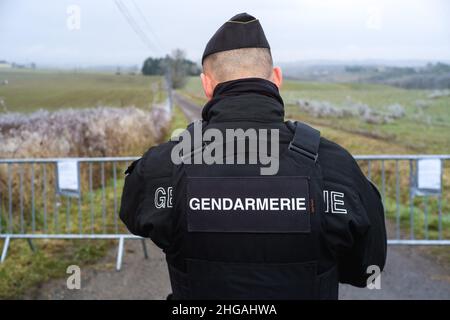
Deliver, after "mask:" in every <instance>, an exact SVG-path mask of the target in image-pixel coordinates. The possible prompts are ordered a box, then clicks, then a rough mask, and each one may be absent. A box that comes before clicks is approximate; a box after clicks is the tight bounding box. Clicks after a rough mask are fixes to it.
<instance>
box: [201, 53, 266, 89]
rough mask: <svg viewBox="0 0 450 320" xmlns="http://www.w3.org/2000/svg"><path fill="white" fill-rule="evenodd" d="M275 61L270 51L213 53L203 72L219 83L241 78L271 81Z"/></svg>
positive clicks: (204, 62) (205, 63)
mask: <svg viewBox="0 0 450 320" xmlns="http://www.w3.org/2000/svg"><path fill="white" fill-rule="evenodd" d="M272 70H273V60H272V54H271V52H270V49H267V48H242V49H234V50H227V51H222V52H217V53H213V54H211V55H209V56H207V57H206V58H205V60H204V61H203V72H204V73H206V74H211V75H212V76H213V78H214V79H215V80H216V81H217V82H224V81H228V80H233V79H239V78H250V77H255V78H263V79H269V78H270V76H271V75H272Z"/></svg>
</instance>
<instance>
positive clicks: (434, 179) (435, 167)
mask: <svg viewBox="0 0 450 320" xmlns="http://www.w3.org/2000/svg"><path fill="white" fill-rule="evenodd" d="M441 170H442V166H441V160H440V159H420V160H418V162H417V171H418V172H417V188H418V189H427V190H441Z"/></svg>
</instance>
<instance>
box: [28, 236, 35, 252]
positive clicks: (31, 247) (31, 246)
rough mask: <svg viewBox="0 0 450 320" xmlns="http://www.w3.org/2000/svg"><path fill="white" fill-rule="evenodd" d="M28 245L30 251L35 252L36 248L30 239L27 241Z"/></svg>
mask: <svg viewBox="0 0 450 320" xmlns="http://www.w3.org/2000/svg"><path fill="white" fill-rule="evenodd" d="M27 242H28V245H29V246H30V249H31V251H33V252H36V247H35V246H34V243H33V241H32V240H31V239H29V238H28V239H27Z"/></svg>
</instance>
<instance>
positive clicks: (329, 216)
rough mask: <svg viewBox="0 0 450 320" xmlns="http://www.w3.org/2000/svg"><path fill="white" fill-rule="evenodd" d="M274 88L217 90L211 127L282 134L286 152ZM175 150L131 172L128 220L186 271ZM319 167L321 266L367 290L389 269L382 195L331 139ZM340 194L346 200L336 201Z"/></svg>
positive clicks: (123, 214)
mask: <svg viewBox="0 0 450 320" xmlns="http://www.w3.org/2000/svg"><path fill="white" fill-rule="evenodd" d="M259 82H262V83H263V85H262V86H260V85H259ZM273 87H274V86H271V85H270V84H269V85H268V84H267V83H265V81H263V80H258V81H256V82H255V81H253V82H252V81H251V80H240V81H234V82H232V83H231V85H228V84H227V83H225V85H222V86H221V87H220V88H219V89H218V90H217V89H216V91H215V95H214V98H213V100H212V101H210V102H209V103H208V104H207V105H206V106H205V107H204V109H203V120H204V121H206V122H207V124H206V127H207V128H208V127H214V128H219V129H224V128H236V127H239V128H243V129H244V130H245V129H247V128H258V127H270V128H278V129H279V130H280V131H279V132H280V133H279V137H280V150H283V149H286V148H287V146H288V144H289V142H290V141H291V140H292V137H293V132H292V130H290V129H289V128H288V126H287V125H286V123H285V122H284V106H283V102H282V100H281V97H279V95H278V91H277V90H275V89H274V88H273ZM275 91H276V92H275ZM175 144H176V142H172V141H169V142H166V143H163V144H161V145H159V146H155V147H152V148H150V149H149V150H148V151H147V152H146V153H145V154H144V155H143V156H142V158H141V159H139V160H138V161H136V162H135V163H133V165H132V166H131V167H130V168H129V170H128V173H129V174H128V175H127V177H126V179H125V186H124V189H123V195H122V203H121V208H120V218H121V219H122V221H123V222H124V223H125V224H126V226H127V227H128V229H129V230H130V231H131V232H132V233H133V234H136V235H140V236H143V237H148V238H151V239H152V240H153V241H154V243H155V244H156V245H157V246H159V247H160V248H161V249H163V250H164V252H165V253H166V257H167V261H168V263H169V265H172V266H175V267H176V268H177V267H180V268H182V267H181V264H180V261H179V260H178V259H177V248H176V247H177V246H179V243H177V227H176V226H175V225H174V217H175V216H176V214H175V213H174V212H173V211H174V210H173V207H175V204H173V203H171V201H172V199H171V197H172V187H173V181H172V177H173V172H174V165H173V164H172V161H171V151H172V148H173V147H174V145H175ZM318 163H319V165H320V167H321V170H322V174H323V184H324V190H325V193H324V201H325V205H324V208H326V211H327V212H326V213H322V214H323V216H322V218H321V219H322V221H321V223H322V234H321V242H322V246H323V247H325V249H322V251H321V255H322V258H321V260H322V261H321V264H320V268H321V269H323V270H322V271H326V270H327V269H328V268H330V267H331V266H333V265H336V266H337V270H338V272H337V273H338V280H339V282H341V283H348V284H352V285H355V286H359V287H364V286H366V280H367V278H368V277H369V276H370V275H371V274H370V273H367V267H368V266H370V265H376V266H378V267H379V268H380V269H381V270H382V269H383V267H384V264H385V260H386V230H385V223H384V210H383V205H382V202H381V198H380V194H379V192H378V191H377V189H376V188H375V187H374V186H373V184H372V183H371V182H370V181H369V180H368V179H367V178H366V177H365V176H364V174H363V173H362V172H361V170H360V168H359V167H358V165H357V163H356V161H355V160H354V158H353V157H352V155H351V154H350V153H349V152H348V151H346V150H345V149H344V148H342V147H341V146H339V145H337V144H336V143H334V142H332V141H329V140H327V139H326V138H323V137H321V138H320V147H319V152H318ZM157 189H158V192H156V191H157ZM156 193H157V194H158V198H157V197H156V196H155V194H156ZM336 194H337V195H338V197H335V196H333V195H336ZM207 245H208V244H207V243H205V246H207Z"/></svg>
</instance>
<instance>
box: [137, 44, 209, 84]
mask: <svg viewBox="0 0 450 320" xmlns="http://www.w3.org/2000/svg"><path fill="white" fill-rule="evenodd" d="M169 70H170V75H171V80H172V86H173V87H174V88H181V87H183V86H184V85H185V83H186V76H196V75H199V74H200V72H201V70H200V67H199V66H198V65H197V64H196V63H195V62H193V61H191V60H189V59H187V58H186V54H185V52H184V51H183V50H180V49H176V50H174V51H173V52H172V54H171V55H166V56H165V57H164V58H153V57H149V58H147V59H145V61H144V64H143V65H142V69H141V71H142V74H143V75H146V76H151V75H159V76H162V75H166V74H167V72H168V71H169Z"/></svg>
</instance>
